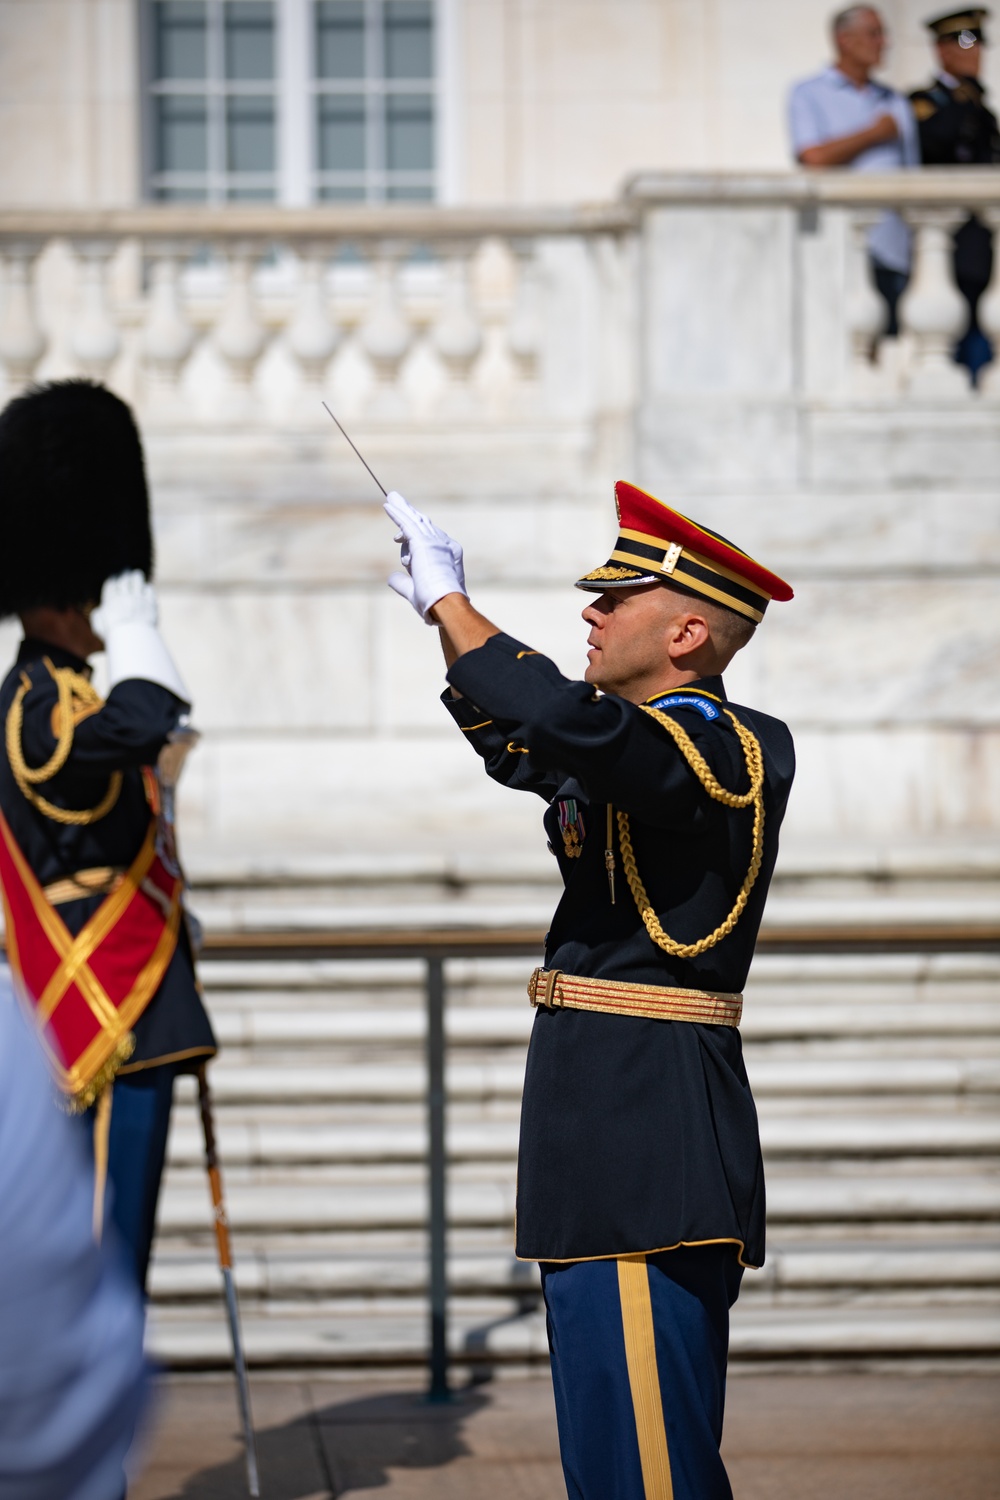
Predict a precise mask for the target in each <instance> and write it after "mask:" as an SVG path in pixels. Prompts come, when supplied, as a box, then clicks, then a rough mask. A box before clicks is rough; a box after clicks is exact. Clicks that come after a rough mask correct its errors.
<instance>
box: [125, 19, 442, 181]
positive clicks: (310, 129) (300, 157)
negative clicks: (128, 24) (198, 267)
mask: <svg viewBox="0 0 1000 1500" xmlns="http://www.w3.org/2000/svg"><path fill="white" fill-rule="evenodd" d="M209 3H210V5H211V7H212V11H213V12H215V14H216V15H217V17H218V20H217V21H216V22H215V23H214V24H211V23H210V32H209V47H210V48H212V47H213V46H214V48H215V49H216V51H215V55H214V56H212V57H211V58H210V63H209V73H210V76H209V78H207V79H206V80H204V81H202V80H183V79H181V80H177V81H176V84H175V83H174V81H172V80H171V81H164V82H163V83H160V82H159V81H158V80H157V79H156V77H155V64H156V43H157V22H156V16H155V6H156V4H157V0H139V27H138V33H139V68H140V79H141V90H140V97H141V119H140V129H141V151H140V160H141V184H140V187H141V195H142V197H143V199H144V200H145V201H147V202H171V201H173V202H180V201H185V200H182V199H173V200H171V199H166V198H162V197H160V196H159V193H158V189H159V188H161V187H163V186H168V185H169V182H170V179H174V180H175V183H176V185H177V186H179V187H180V186H183V185H184V184H183V182H182V181H181V179H183V178H184V177H185V176H188V177H190V178H193V177H194V176H197V177H198V178H199V179H200V182H199V184H198V186H200V185H201V184H202V183H204V186H205V188H206V195H205V197H204V198H200V199H197V200H194V199H192V200H190V201H199V202H207V203H209V204H213V205H216V206H218V205H220V204H225V203H232V202H234V201H246V200H234V198H233V197H232V196H230V191H231V187H232V186H233V179H234V176H236V175H237V174H234V173H232V172H229V171H227V170H226V169H225V163H224V161H223V162H219V161H218V160H216V159H215V158H217V157H218V155H219V153H220V150H221V149H222V146H223V143H224V141H225V129H226V125H225V115H224V109H225V100H226V98H227V97H228V96H231V95H233V94H244V95H261V94H270V95H271V96H272V98H273V99H274V131H275V152H274V167H273V170H272V171H270V172H266V173H259V174H247V173H240V174H238V177H239V182H238V185H240V186H247V187H252V186H253V185H254V182H255V181H256V183H257V185H259V186H261V187H263V186H266V187H267V188H268V189H269V190H270V191H271V193H272V194H273V196H272V197H269V198H268V199H266V200H264V201H267V202H274V203H276V204H282V205H284V206H286V207H306V206H309V205H311V204H318V203H335V202H337V201H354V202H357V203H382V202H387V201H393V202H402V201H414V200H408V199H405V198H401V197H398V196H397V197H393V198H391V199H390V197H389V193H388V191H387V188H391V186H393V185H400V186H402V185H404V182H405V181H406V180H410V181H412V182H413V183H414V185H418V184H419V185H420V186H423V187H426V189H427V190H428V197H427V198H426V199H422V200H420V199H418V200H416V201H424V202H427V203H440V202H447V201H454V197H455V193H454V177H455V163H456V154H455V152H454V149H452V150H451V151H449V149H448V143H449V142H450V141H451V140H452V138H453V135H454V132H453V130H452V129H451V128H450V122H451V119H452V117H453V112H454V111H453V101H452V99H451V95H452V92H453V90H452V88H451V87H450V74H451V71H452V68H451V60H452V58H453V55H454V50H455V49H454V38H453V37H452V36H451V32H452V31H453V28H454V12H455V0H430V5H431V12H432V27H433V31H432V49H431V56H432V61H431V66H432V69H433V76H432V77H431V78H430V79H429V80H427V81H426V82H425V81H424V80H423V79H415V80H409V79H398V80H397V79H386V77H385V73H384V68H383V69H382V70H380V72H379V74H378V75H377V76H373V75H372V72H371V69H370V67H368V68H366V75H365V77H363V78H359V79H356V80H355V79H351V80H330V79H320V78H319V77H318V76H317V57H316V41H317V14H316V0H272V3H273V6H274V18H275V65H274V76H273V78H271V79H269V80H264V79H257V80H247V81H236V80H228V79H226V78H225V77H224V76H223V66H224V64H223V59H222V57H221V56H220V55H219V54H218V48H219V47H220V46H221V45H223V43H222V42H221V41H220V40H219V38H221V36H222V26H221V14H222V11H221V5H222V0H209ZM361 3H362V4H363V5H364V7H365V15H366V28H365V35H366V48H367V49H369V51H368V56H367V58H366V61H367V62H368V63H369V64H370V62H371V49H372V47H373V46H374V43H373V42H372V39H371V38H372V34H373V33H374V31H375V29H376V28H375V26H374V25H373V23H372V16H373V15H374V13H375V12H377V11H380V10H381V7H382V6H383V5H384V3H385V0H361ZM213 37H214V41H213ZM213 66H214V67H215V71H213ZM185 93H187V94H192V95H196V96H200V97H204V98H207V100H208V105H209V111H210V119H209V126H208V170H207V172H205V173H198V174H193V173H192V174H185V173H181V172H175V173H172V172H166V171H163V170H160V169H158V165H157V160H156V155H157V144H156V131H157V128H158V121H157V105H156V100H157V98H158V97H160V96H162V95H164V94H173V95H179V94H185ZM336 93H345V94H352V93H353V94H361V95H363V97H364V98H365V101H366V103H365V129H366V137H367V138H366V165H365V167H364V169H363V170H362V171H361V172H359V173H357V174H352V175H353V176H355V177H361V178H362V179H363V183H364V190H363V196H361V197H359V198H357V199H354V200H337V199H324V198H322V197H321V188H322V186H323V185H324V184H325V183H328V182H329V181H330V179H331V177H334V176H336V174H335V173H332V172H329V171H324V170H323V169H321V167H320V163H319V100H320V97H321V96H322V95H325V94H336ZM390 93H394V94H403V95H406V94H410V95H413V94H417V95H426V96H429V98H430V107H431V114H432V120H431V141H432V150H433V165H432V167H431V168H430V170H422V171H419V172H416V171H415V172H413V173H409V174H408V173H404V172H400V171H390V170H389V169H388V168H387V167H386V166H385V143H384V141H383V140H380V139H379V138H378V131H379V123H381V124H383V125H384V122H385V110H384V107H383V108H382V109H381V110H379V109H371V108H369V106H368V99H369V96H370V95H374V96H377V97H379V98H381V99H382V100H384V99H385V98H386V96H387V95H388V94H390ZM373 121H374V123H373ZM373 137H374V139H373ZM373 145H374V147H375V157H374V159H376V160H378V161H379V162H380V163H381V164H380V165H379V166H372V165H371V162H372V160H373V152H372V147H373ZM251 178H252V179H253V181H251V180H248V179H251ZM192 185H194V184H192ZM255 201H258V202H259V201H262V200H260V199H258V200H255Z"/></svg>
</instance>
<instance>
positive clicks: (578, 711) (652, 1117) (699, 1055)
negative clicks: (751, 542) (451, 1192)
mask: <svg viewBox="0 0 1000 1500" xmlns="http://www.w3.org/2000/svg"><path fill="white" fill-rule="evenodd" d="M448 680H449V682H450V683H451V684H452V686H453V687H454V688H455V689H456V690H457V691H458V692H460V693H461V694H462V695H463V696H462V698H461V699H453V698H451V697H450V695H448V694H445V697H444V702H445V704H446V706H447V707H448V708H449V710H450V712H451V713H452V715H453V717H454V718H455V720H456V722H457V723H458V724H459V726H460V727H461V728H462V729H464V730H465V731H466V733H467V737H468V738H469V740H470V741H471V742H472V744H473V746H474V748H475V749H476V750H477V751H478V752H479V754H480V755H481V756H482V757H483V759H484V761H485V763H486V769H487V771H488V772H489V774H490V775H491V776H492V777H493V778H494V779H495V780H497V781H501V782H503V783H504V784H505V785H507V786H511V787H518V788H522V789H524V790H526V791H533V792H537V793H538V795H539V796H541V797H542V798H544V800H545V801H546V802H547V803H548V804H549V809H548V811H547V813H546V814H545V826H546V830H547V832H548V837H549V841H550V843H551V846H552V848H553V850H554V851H555V853H556V855H557V857H558V859H559V864H560V869H561V872H562V875H563V879H564V881H565V891H564V894H563V897H562V899H561V901H560V903H559V905H558V907H557V909H556V912H555V916H554V917H553V919H552V927H551V930H550V932H549V933H548V936H547V939H546V950H545V964H546V967H547V968H550V969H561V970H563V971H564V972H565V973H568V974H582V975H587V976H592V977H597V978H601V979H615V980H628V981H630V982H634V983H639V984H655V985H676V986H683V987H686V988H691V989H701V990H716V991H724V992H728V993H734V994H735V993H738V992H740V991H742V989H743V985H744V983H745V981H746V977H747V973H748V971H749V968H750V960H751V958H752V957H753V951H754V944H755V942H756V938H757V930H758V928H759V926H760V919H761V914H762V911H763V907H764V901H765V898H766V895H767V888H768V883H769V881H770V878H771V873H772V871H773V869H774V862H775V858H776V856H777V852H778V829H779V826H780V824H781V820H782V816H783V814H784V811H785V805H786V802H787V799H788V793H789V789H790V787H791V782H792V776H793V774H794V769H795V760H794V752H793V747H792V739H791V735H790V733H789V731H788V729H787V727H786V726H785V725H784V724H782V723H781V722H780V721H779V720H777V719H772V718H770V717H769V716H768V715H767V714H762V713H758V712H756V711H755V710H750V709H747V708H742V707H736V706H735V705H733V711H734V712H735V713H736V714H737V716H738V717H739V718H740V720H741V721H742V722H743V723H744V724H745V725H746V726H747V727H748V728H749V729H751V730H752V731H753V733H754V734H755V735H756V736H757V738H758V739H759V741H760V744H761V748H762V751H763V761H764V771H765V784H764V804H765V834H764V838H765V842H764V857H763V864H762V866H761V870H760V874H759V875H758V877H757V882H756V884H755V886H754V889H753V891H752V893H751V895H750V898H749V901H748V903H747V906H746V909H745V911H744V912H743V915H742V916H741V917H740V920H739V921H738V922H737V924H736V927H735V929H734V930H733V931H732V933H731V934H730V935H729V936H728V937H726V938H724V939H723V940H722V941H721V942H719V943H718V944H717V945H716V946H715V947H714V948H710V949H709V950H708V951H707V952H705V953H703V954H701V955H700V956H699V957H697V958H693V959H680V958H673V957H671V956H669V955H668V954H667V953H665V952H663V950H662V949H660V948H659V947H658V946H657V945H656V944H655V943H654V942H653V941H652V939H651V938H650V937H649V935H648V933H647V931H646V929H645V927H644V925H643V922H642V919H641V918H640V916H639V913H638V911H637V909H636V905H635V902H634V900H633V898H632V895H631V892H630V891H629V888H628V885H627V883H626V880H625V875H624V871H623V869H622V862H621V853H620V850H619V848H618V839H617V833H616V835H615V843H614V849H615V859H616V901H615V904H614V905H612V903H611V899H610V892H609V885H608V878H607V872H606V868H605V861H604V850H605V843H606V820H607V804H608V803H609V802H610V803H611V804H613V806H614V808H615V809H620V810H622V811H624V812H626V813H628V814H629V818H630V823H631V831H632V841H633V845H634V849H635V855H636V861H637V865H638V870H639V874H640V876H641V877H642V879H643V881H644V883H645V886H646V890H647V892H648V894H649V898H650V901H651V902H652V905H653V907H654V908H655V910H656V912H657V913H658V915H659V918H660V921H661V923H662V925H663V927H664V928H665V929H666V931H667V932H668V933H669V934H670V936H671V937H674V938H676V939H678V940H680V941H682V942H685V943H691V942H695V941H697V940H698V939H699V938H701V937H704V936H705V935H706V934H707V933H709V932H711V931H712V930H713V929H714V928H715V927H716V926H718V925H719V923H721V922H722V921H723V920H724V919H725V917H726V916H727V915H728V913H729V911H730V909H731V907H732V905H733V903H734V901H735V899H736V896H737V893H738V891H739V889H740V886H741V885H742V882H743V879H744V876H745V874H746V871H747V868H748V865H749V863H750V851H751V833H752V821H753V810H752V808H746V809H731V808H727V807H725V806H723V805H722V804H720V803H718V802H715V801H713V800H712V799H711V798H710V797H709V796H708V794H707V793H706V792H705V791H704V789H703V788H702V786H701V784H700V782H699V781H698V780H697V778H696V777H695V775H694V773H693V772H692V771H691V770H690V769H689V768H688V766H687V764H686V762H685V761H684V759H683V757H682V756H681V754H680V752H679V751H678V749H677V747H676V746H675V744H674V741H673V739H672V738H670V736H669V735H668V734H667V732H666V731H665V730H664V729H663V728H662V726H661V725H659V724H657V723H656V721H655V720H654V719H653V718H651V717H650V715H648V714H645V713H643V712H642V710H641V709H640V708H638V707H636V706H635V705H634V704H631V703H627V702H625V701H624V700H623V699H621V698H617V697H614V696H612V695H607V696H603V697H601V696H599V695H597V694H596V693H595V690H594V688H593V687H591V686H590V685H588V684H587V683H585V682H574V681H570V680H569V679H567V678H565V677H563V676H562V674H561V673H560V672H559V670H558V668H557V667H556V666H555V665H554V664H553V663H552V662H551V661H550V660H548V658H546V657H545V656H542V655H540V654H537V653H534V652H529V649H528V648H526V647H524V646H522V645H521V644H520V643H519V642H518V641H515V640H513V639H512V638H511V637H510V636H507V635H497V636H494V637H493V638H492V639H491V640H489V641H488V642H487V643H486V645H485V646H483V647H481V648H480V649H479V650H476V651H471V652H469V653H467V654H466V655H464V656H462V657H460V658H459V660H458V661H457V662H456V663H455V664H454V666H452V668H451V670H450V671H449V673H448ZM670 696H671V697H674V696H678V697H681V698H683V699H685V700H686V702H688V704H689V705H690V706H671V707H670V708H669V709H667V710H666V712H669V714H670V715H672V716H673V717H675V718H676V719H677V722H678V723H679V724H681V725H682V726H683V728H684V729H685V730H686V731H687V732H688V734H689V735H690V736H691V738H692V740H693V741H694V743H695V745H696V746H697V748H698V749H699V750H700V751H701V753H702V755H703V756H704V757H705V759H706V760H707V762H708V764H709V766H710V767H711V769H712V771H713V772H714V773H715V775H716V777H717V778H718V779H719V781H720V782H721V783H722V785H723V786H724V787H726V788H727V789H729V790H732V791H736V792H745V791H747V790H748V788H749V779H748V776H747V771H746V763H745V760H744V756H743V752H742V748H741V746H740V742H739V740H738V738H737V735H736V732H735V730H734V729H733V726H732V724H731V722H730V720H729V719H728V718H726V716H725V714H724V713H721V712H720V713H719V714H718V716H717V717H715V718H712V719H709V718H706V717H705V715H704V713H703V712H702V711H701V710H700V709H699V708H698V707H697V706H696V701H695V700H697V699H698V698H701V700H702V703H703V704H704V703H705V702H706V696H707V703H708V706H709V708H711V707H712V704H713V702H715V704H716V706H721V704H722V703H724V702H725V690H724V688H723V684H722V679H721V678H719V677H712V678H706V679H704V680H703V681H700V682H697V683H692V684H690V685H689V686H688V687H686V688H682V689H679V690H677V693H676V695H675V693H674V692H672V693H671V695H670ZM653 701H655V700H653ZM484 721H485V722H484ZM525 751H526V752H527V753H523V752H525ZM570 798H572V799H576V801H577V803H578V806H579V807H580V808H581V809H582V815H583V820H584V828H585V837H584V840H583V852H582V855H581V856H580V857H579V858H566V857H565V854H564V848H563V840H562V837H561V834H560V825H559V813H558V804H559V802H560V801H562V800H564V799H570ZM720 1240H729V1241H733V1242H735V1243H736V1244H738V1245H739V1246H740V1247H741V1258H742V1260H743V1262H744V1264H747V1265H760V1264H762V1262H763V1259H764V1176H763V1168H762V1164H761V1157H760V1143H759V1136H758V1128H757V1114H756V1110H755V1107H754V1102H753V1098H752V1095H751V1093H750V1087H749V1084H748V1082H747V1076H746V1071H745V1069H744V1066H743V1054H742V1046H741V1041H740V1035H739V1032H738V1031H737V1030H735V1029H734V1028H731V1027H725V1026H702V1025H698V1024H694V1023H691V1022H685V1021H650V1020H644V1019H639V1018H633V1017H624V1016H610V1015H600V1014H596V1013H594V1012H584V1011H570V1010H553V1011H548V1010H544V1009H541V1008H540V1009H539V1010H538V1012H537V1013H536V1017H535V1023H534V1028H533V1031H532V1036H531V1045H530V1048H529V1052H528V1064H527V1073H526V1076H525V1084H524V1100H523V1105H522V1113H521V1144H520V1153H519V1160H518V1188H517V1246H516V1249H517V1254H518V1256H519V1257H521V1258H522V1259H526V1260H546V1261H549V1260H552V1261H559V1260H580V1259H589V1258H594V1257H600V1256H613V1255H624V1254H638V1253H641V1252H652V1251H656V1250H664V1249H668V1248H672V1247H675V1246H677V1245H680V1244H698V1243H705V1242H711V1241H720Z"/></svg>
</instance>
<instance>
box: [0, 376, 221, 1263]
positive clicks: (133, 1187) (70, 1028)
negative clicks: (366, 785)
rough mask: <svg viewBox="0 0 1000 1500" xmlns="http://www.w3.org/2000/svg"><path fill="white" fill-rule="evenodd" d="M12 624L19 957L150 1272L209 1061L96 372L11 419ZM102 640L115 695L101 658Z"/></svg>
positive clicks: (8, 779)
mask: <svg viewBox="0 0 1000 1500" xmlns="http://www.w3.org/2000/svg"><path fill="white" fill-rule="evenodd" d="M0 536H2V541H3V545H2V547H0V616H8V615H16V616H18V617H19V618H20V621H21V624H22V626H23V629H24V639H23V640H22V641H21V644H20V646H19V647H18V652H17V658H16V660H15V663H14V666H13V667H12V669H11V671H10V672H9V674H8V675H7V678H6V680H5V681H4V683H3V686H2V688H0V722H2V723H3V726H4V745H3V750H2V751H0V881H2V885H3V899H4V910H5V917H6V930H7V952H8V957H9V960H10V964H11V968H12V970H13V972H14V975H15V978H16V979H17V981H18V983H19V987H20V988H21V990H22V992H23V994H24V996H25V998H26V1000H27V1002H28V1003H29V1004H30V1005H31V1006H33V1008H34V1011H35V1016H36V1019H37V1022H38V1025H39V1029H40V1033H41V1036H42V1040H43V1044H44V1046H45V1049H46V1051H47V1053H48V1056H49V1060H50V1063H51V1064H52V1067H53V1069H54V1071H55V1073H56V1076H57V1078H58V1079H59V1082H60V1084H61V1086H62V1088H63V1090H64V1092H65V1094H66V1096H67V1099H68V1101H69V1103H70V1106H71V1107H72V1108H74V1109H75V1110H77V1111H79V1112H80V1113H81V1114H82V1115H83V1116H84V1118H85V1120H86V1121H87V1124H88V1126H89V1127H90V1129H91V1131H92V1139H93V1146H94V1162H95V1178H96V1181H95V1223H96V1224H97V1225H100V1222H101V1219H102V1215H103V1212H104V1201H105V1182H108V1183H110V1185H111V1187H112V1189H113V1194H112V1199H111V1201H112V1205H113V1206H112V1208H111V1210H110V1212H111V1214H112V1215H113V1218H114V1220H115V1223H116V1225H117V1228H118V1231H119V1233H120V1236H121V1237H122V1239H123V1240H124V1241H125V1243H126V1245H127V1247H128V1249H129V1251H130V1253H131V1257H132V1261H133V1264H134V1267H135V1273H136V1276H137V1279H138V1281H139V1284H140V1285H144V1283H145V1278H146V1270H147V1266H148V1261H149V1254H150V1248H151V1243H152V1236H153V1226H154V1220H155V1214H156V1202H157V1195H158V1192H159V1185H160V1177H161V1174H162V1170H163V1161H164V1153H165V1149H166V1139H167V1126H168V1122H169V1116H170V1106H171V1096H172V1090H173V1081H174V1077H175V1075H176V1074H177V1073H178V1072H182V1071H185V1070H188V1069H195V1068H197V1067H198V1066H199V1064H201V1063H203V1062H204V1060H205V1059H206V1058H207V1057H210V1056H212V1055H213V1054H214V1052H215V1048H216V1044H215V1038H214V1036H213V1034H212V1028H211V1025H210V1023H209V1020H208V1016H207V1015H206V1013H205V1009H204V1007H203V1005H202V1003H201V999H200V997H199V992H198V986H197V983H196V980H195V974H194V964H193V954H192V948H191V940H190V936H189V932H188V928H187V924H186V922H185V918H184V909H183V901H182V896H183V880H182V876H181V872H180V869H179V868H178V866H177V862H176V853H175V846H174V840H173V836H172V826H171V816H170V815H171V811H172V808H171V800H170V789H169V787H167V788H166V805H165V787H164V778H163V776H162V775H158V773H157V769H156V768H157V764H158V761H159V760H160V758H161V752H163V751H164V749H165V747H168V746H171V745H172V744H179V743H182V742H183V741H184V739H185V737H186V736H187V737H190V735H191V731H190V730H189V729H187V728H186V726H187V716H188V713H189V711H190V698H189V694H188V692H187V689H186V688H185V686H184V684H183V682H182V680H181V678H180V675H179V674H178V671H177V668H176V666H175V665H174V663H173V661H172V659H171V657H170V654H169V652H168V650H167V647H166V645H165V643H164V641H163V638H162V636H161V635H160V632H159V629H158V626H157V604H156V595H155V592H154V590H153V586H152V583H151V582H150V581H149V580H150V578H151V576H152V569H153V547H152V538H151V533H150V521H149V498H148V494H147V490H146V479H145V473H144V466H143V455H142V446H141V443H140V440H139V435H138V432H137V431H136V426H135V422H134V421H133V418H132V414H131V412H130V411H129V408H128V407H127V406H126V405H125V404H124V402H122V401H120V400H119V399H118V397H117V396H114V395H112V393H111V392H110V391H108V390H106V389H104V388H103V387H102V386H100V385H95V384H92V383H90V382H88V381H81V380H71V381H62V382H56V383H53V384H50V385H46V386H41V387H36V388H33V389H30V390H29V391H27V392H26V393H25V394H24V395H21V396H18V397H17V398H16V399H15V400H13V401H11V402H10V404H9V405H8V406H7V407H6V408H5V410H4V411H3V412H2V414H0ZM98 651H106V652H107V665H108V696H107V698H106V699H102V698H101V697H100V696H99V694H98V693H97V691H96V690H95V688H94V686H93V684H92V682H91V669H90V667H89V665H88V660H87V659H88V657H90V656H91V655H92V654H93V653H94V652H98Z"/></svg>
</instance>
